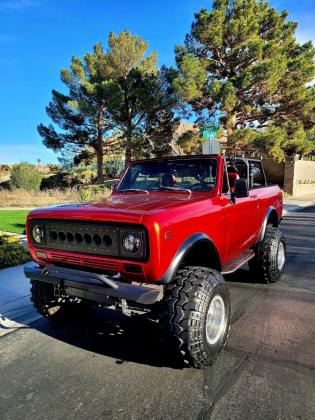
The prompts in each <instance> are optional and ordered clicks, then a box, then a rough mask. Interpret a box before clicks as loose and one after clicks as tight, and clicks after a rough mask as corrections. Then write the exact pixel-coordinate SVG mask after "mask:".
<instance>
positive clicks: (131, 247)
mask: <svg viewBox="0 0 315 420" xmlns="http://www.w3.org/2000/svg"><path fill="white" fill-rule="evenodd" d="M140 246H141V236H140V235H139V234H138V233H127V235H125V236H124V239H123V247H124V248H125V250H126V251H127V252H129V253H130V254H135V253H136V252H138V251H139V249H140Z"/></svg>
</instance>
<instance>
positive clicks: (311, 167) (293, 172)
mask: <svg viewBox="0 0 315 420" xmlns="http://www.w3.org/2000/svg"><path fill="white" fill-rule="evenodd" d="M262 162H263V166H264V170H265V174H266V178H267V182H268V184H278V185H279V186H280V187H281V188H283V189H284V191H285V192H286V193H288V194H290V195H293V196H295V197H302V196H305V195H313V196H314V197H315V161H307V160H290V159H287V160H286V161H285V162H281V163H278V162H276V161H275V160H273V159H263V161H262Z"/></svg>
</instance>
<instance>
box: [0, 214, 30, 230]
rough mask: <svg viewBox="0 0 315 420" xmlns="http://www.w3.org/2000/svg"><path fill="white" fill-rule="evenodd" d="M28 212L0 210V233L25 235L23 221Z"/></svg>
mask: <svg viewBox="0 0 315 420" xmlns="http://www.w3.org/2000/svg"><path fill="white" fill-rule="evenodd" d="M27 213H29V210H0V231H2V232H12V233H21V234H23V233H25V221H26V216H27Z"/></svg>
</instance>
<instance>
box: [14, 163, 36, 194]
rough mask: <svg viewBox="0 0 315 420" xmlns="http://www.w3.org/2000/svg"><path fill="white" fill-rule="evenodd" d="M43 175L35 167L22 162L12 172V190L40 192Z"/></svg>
mask: <svg viewBox="0 0 315 420" xmlns="http://www.w3.org/2000/svg"><path fill="white" fill-rule="evenodd" d="M42 177H43V176H42V174H41V173H40V172H38V170H37V169H36V167H35V166H34V165H31V164H30V163H27V162H21V163H19V164H17V165H15V166H14V167H13V169H12V172H11V178H10V185H11V188H12V187H13V188H22V189H24V190H26V191H39V187H40V184H41V182H42Z"/></svg>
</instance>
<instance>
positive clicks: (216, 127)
mask: <svg viewBox="0 0 315 420" xmlns="http://www.w3.org/2000/svg"><path fill="white" fill-rule="evenodd" d="M203 130H207V131H219V130H220V124H209V125H205V126H204V127H203Z"/></svg>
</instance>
